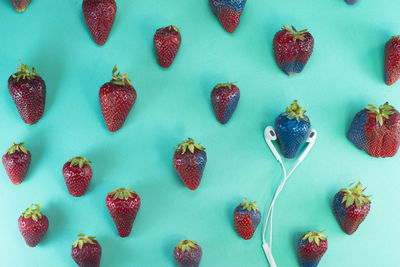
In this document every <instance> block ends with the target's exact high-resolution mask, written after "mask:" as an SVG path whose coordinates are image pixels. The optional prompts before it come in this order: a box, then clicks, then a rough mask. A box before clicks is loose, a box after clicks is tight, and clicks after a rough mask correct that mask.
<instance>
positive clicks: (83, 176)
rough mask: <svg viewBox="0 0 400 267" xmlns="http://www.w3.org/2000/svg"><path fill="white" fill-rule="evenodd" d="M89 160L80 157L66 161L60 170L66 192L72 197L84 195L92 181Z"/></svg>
mask: <svg viewBox="0 0 400 267" xmlns="http://www.w3.org/2000/svg"><path fill="white" fill-rule="evenodd" d="M89 163H92V162H91V161H90V160H88V159H86V158H82V157H76V158H73V159H70V160H68V161H67V162H66V163H65V164H64V166H63V169H62V173H63V176H64V181H65V184H66V185H67V188H68V192H69V193H70V194H71V195H73V196H74V197H80V196H82V195H83V194H85V192H86V189H87V188H88V186H89V182H90V179H92V168H91V167H90V165H89Z"/></svg>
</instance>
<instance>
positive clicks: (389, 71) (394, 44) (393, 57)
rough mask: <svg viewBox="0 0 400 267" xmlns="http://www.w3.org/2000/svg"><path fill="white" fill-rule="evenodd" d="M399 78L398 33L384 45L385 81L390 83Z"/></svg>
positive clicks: (399, 43) (399, 50)
mask: <svg viewBox="0 0 400 267" xmlns="http://www.w3.org/2000/svg"><path fill="white" fill-rule="evenodd" d="M399 78H400V35H397V36H393V37H392V38H391V39H390V40H389V41H388V42H387V43H386V45H385V83H386V84H387V85H392V84H394V83H395V82H397V80H398V79H399Z"/></svg>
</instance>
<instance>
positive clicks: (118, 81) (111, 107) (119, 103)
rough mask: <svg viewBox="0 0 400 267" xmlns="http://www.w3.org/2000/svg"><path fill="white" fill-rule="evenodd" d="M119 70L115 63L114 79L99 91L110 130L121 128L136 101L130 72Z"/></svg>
mask: <svg viewBox="0 0 400 267" xmlns="http://www.w3.org/2000/svg"><path fill="white" fill-rule="evenodd" d="M116 72H117V66H116V65H115V67H114V69H113V71H112V80H111V81H110V82H108V83H105V84H104V85H103V86H102V87H101V88H100V91H99V99H100V107H101V112H102V113H103V117H104V120H105V122H106V125H107V128H108V130H110V132H115V131H118V130H119V129H121V127H122V125H123V124H124V122H125V120H126V118H127V117H128V114H129V112H130V111H131V109H132V107H133V105H134V104H135V101H136V90H135V88H133V86H132V85H131V84H132V82H131V80H130V79H129V77H128V74H127V73H125V74H122V73H120V72H118V73H117V74H116Z"/></svg>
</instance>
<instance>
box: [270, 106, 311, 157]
mask: <svg viewBox="0 0 400 267" xmlns="http://www.w3.org/2000/svg"><path fill="white" fill-rule="evenodd" d="M304 117H305V118H306V120H300V121H298V120H296V119H290V118H289V117H288V116H287V114H285V113H282V114H281V115H279V116H278V117H277V118H276V120H275V132H276V136H277V138H278V140H279V145H280V148H281V152H282V155H283V156H284V157H285V158H288V159H291V158H294V157H296V156H297V154H298V153H299V151H300V149H301V147H302V146H303V144H304V143H305V141H306V140H307V138H308V136H309V134H310V131H311V123H310V120H309V118H308V117H307V116H306V115H304Z"/></svg>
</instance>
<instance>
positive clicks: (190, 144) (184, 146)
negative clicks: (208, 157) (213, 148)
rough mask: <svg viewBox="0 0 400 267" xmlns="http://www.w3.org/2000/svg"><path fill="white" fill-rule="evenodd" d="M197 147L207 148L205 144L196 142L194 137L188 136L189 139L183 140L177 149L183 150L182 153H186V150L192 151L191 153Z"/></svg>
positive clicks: (200, 148)
mask: <svg viewBox="0 0 400 267" xmlns="http://www.w3.org/2000/svg"><path fill="white" fill-rule="evenodd" d="M195 149H198V150H201V151H204V150H206V149H205V148H204V147H203V146H201V145H199V144H198V143H196V142H195V141H194V140H193V139H192V138H188V140H185V141H183V142H182V143H180V144H179V145H178V147H177V148H175V151H181V152H182V154H185V153H186V151H190V153H192V154H193V153H194V151H195Z"/></svg>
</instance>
